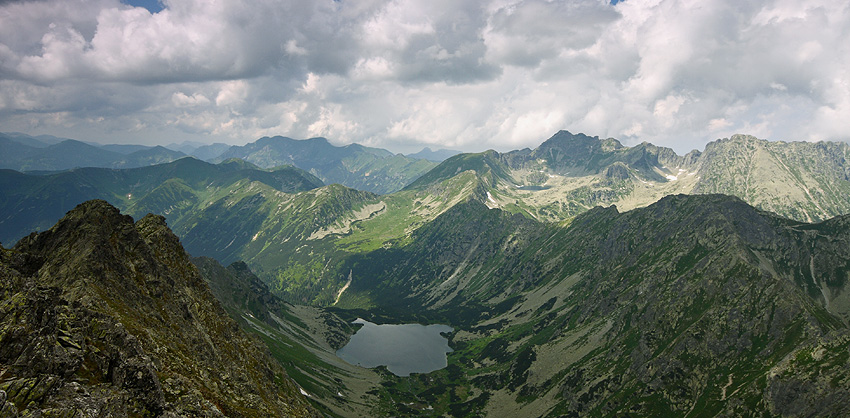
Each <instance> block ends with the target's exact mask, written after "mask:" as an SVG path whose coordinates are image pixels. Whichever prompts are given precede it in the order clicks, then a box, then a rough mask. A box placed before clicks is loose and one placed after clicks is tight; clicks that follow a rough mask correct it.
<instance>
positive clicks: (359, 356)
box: [336, 318, 452, 376]
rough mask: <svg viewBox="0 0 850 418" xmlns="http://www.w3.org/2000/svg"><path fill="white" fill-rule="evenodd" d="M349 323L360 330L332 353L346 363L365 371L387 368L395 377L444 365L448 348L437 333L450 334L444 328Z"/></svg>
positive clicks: (444, 326) (357, 321)
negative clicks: (357, 325)
mask: <svg viewBox="0 0 850 418" xmlns="http://www.w3.org/2000/svg"><path fill="white" fill-rule="evenodd" d="M353 323H355V324H362V325H363V327H361V328H360V329H359V330H357V332H356V333H354V335H352V336H351V340H350V341H349V342H348V344H346V345H345V346H344V347H342V348H341V349H339V350H338V351H337V352H336V355H337V356H338V357H339V358H341V359H343V360H345V361H346V362H348V363H350V364H354V365H357V366H361V367H366V368H372V367H377V366H387V369H388V370H389V371H390V372H392V373H393V374H395V375H397V376H409V375H410V374H411V373H428V372H432V371H434V370H439V369H442V368H444V367H446V365H447V361H446V354H447V353H450V352H451V351H452V349H451V348H450V347H449V342H448V340H447V339H446V337H444V336H443V335H441V334H442V333H448V332H451V331H452V327H450V326H448V325H420V324H400V325H398V324H384V325H378V324H373V323H371V322H369V321H366V320H364V319H360V318H358V319H357V320H356V321H354V322H353Z"/></svg>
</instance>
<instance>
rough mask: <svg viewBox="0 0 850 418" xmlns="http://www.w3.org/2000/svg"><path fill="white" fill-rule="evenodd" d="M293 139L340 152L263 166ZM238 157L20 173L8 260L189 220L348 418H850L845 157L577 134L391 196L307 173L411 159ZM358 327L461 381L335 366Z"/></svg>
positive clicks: (234, 288) (252, 323)
mask: <svg viewBox="0 0 850 418" xmlns="http://www.w3.org/2000/svg"><path fill="white" fill-rule="evenodd" d="M281 144H283V145H285V146H286V147H290V148H288V149H292V148H291V147H293V146H303V147H307V148H305V149H323V150H326V152H324V153H319V154H310V153H309V152H308V151H303V152H299V153H297V154H298V158H297V159H299V161H298V164H300V165H301V166H302V167H301V168H296V167H292V166H287V167H278V168H271V169H269V168H265V169H264V168H262V167H260V164H263V165H268V166H278V165H279V164H278V161H280V160H281V159H283V158H292V159H293V161H290V163H292V162H295V161H294V159H295V157H294V156H289V155H288V154H281V152H282V151H281V150H282V149H284V148H282V147H283V145H281ZM328 146H329V147H331V148H327V147H328ZM230 151H233V153H234V154H235V155H233V156H234V157H236V156H241V157H245V158H246V159H248V161H246V159H241V158H229V159H224V158H225V156H222V157H219V158H221V159H222V160H221V162H219V163H217V164H211V163H205V162H202V161H199V160H195V159H191V158H184V159H180V160H177V161H173V162H170V163H167V164H160V165H155V166H149V167H143V168H134V169H120V170H119V169H104V168H82V169H74V170H69V171H65V172H60V173H51V174H44V175H35V174H24V173H20V172H15V171H10V170H3V171H0V186H2V190H3V193H2V195H0V198H2V200H0V213H3V214H4V215H3V219H0V240H2V241H3V242H4V243H7V244H8V243H11V242H14V241H18V240H19V242H18V244H16V246H15V247H14V249H13V250H12V251H11V252H8V251H7V252H5V253H4V254H6V255H4V257H7V258H8V259H12V258H14V257H13V255H15V254H23V255H22V256H21V257H24V258H26V257H29V256H28V255H26V254H35V256H33V257H41V258H45V257H47V256H48V253H46V252H38V251H36V250H35V249H34V248H36V247H33V246H32V245H34V244H32V243H33V242H37V241H39V240H47V238H45V237H50V236H53V234H54V233H51V232H41V233H38V234H35V235H29V236H27V235H26V234H27V233H29V232H30V231H34V230H38V231H45V230H47V231H52V230H53V229H56V228H59V226H58V225H57V226H56V227H54V228H53V229H50V230H48V228H49V226H50V225H51V224H52V223H53V222H56V219H58V218H59V217H61V214H62V213H64V211H68V210H70V209H71V208H73V207H74V205H76V204H78V203H80V202H82V201H84V200H88V199H105V200H108V201H109V202H110V203H112V204H113V205H115V206H117V207H118V208H119V209H121V211H122V212H124V213H127V214H130V215H132V216H133V217H135V218H137V219H141V220H145V219H148V220H147V221H145V222H142V221H139V222H141V225H145V224H147V222H152V221H151V219H156V220H157V222H158V223H157V225H159V226H158V228H159V230H162V228H165V227H164V224H163V222H164V220H167V222H168V224H169V225H170V226H171V229H173V230H174V234H176V236H177V237H179V239H180V240H181V242H182V245H183V246H185V248H186V250H187V251H188V253H190V254H192V255H194V256H204V257H200V258H194V259H192V262H193V263H194V265H195V266H197V267H194V268H197V271H198V272H199V277H203V279H204V283H205V286H208V288H209V291H210V292H211V293H212V294H213V295H215V300H217V303H220V304H221V309H223V311H225V312H227V313H228V314H229V315H230V316H231V317H232V318H233V319H234V321H235V323H236V324H239V325H240V326H241V327H242V329H244V330H245V331H248V332H251V333H253V334H254V335H256V336H257V337H258V338H259V339H261V340H262V341H263V342H264V343H265V344H266V346H267V347H268V349H269V350H270V352H271V356H272V357H273V358H274V359H276V360H277V362H278V363H279V364H281V365H282V367H283V368H284V369H285V370H286V373H287V375H289V376H290V377H292V378H293V379H294V380H295V381H296V382H297V383H298V385H299V386H300V388H301V389H300V390H301V391H302V392H303V393H307V394H308V396H309V401H310V402H311V403H312V405H313V407H315V408H318V409H319V410H320V411H321V412H322V413H324V414H326V415H331V416H420V415H433V416H505V415H510V416H535V417H537V416H547V417H560V416H741V415H752V416H844V415H846V414H847V413H848V412H850V409H849V408H850V407H848V406H847V405H850V402H848V400H850V391H848V389H847V388H848V387H850V363H848V358H850V333H848V332H850V331H848V323H849V322H848V321H850V299H848V296H847V292H846V290H847V289H846V287H847V282H848V280H850V262H848V260H850V254H848V251H850V220H848V219H850V218H848V216H850V215H848V214H850V207H849V206H850V199H848V197H847V196H850V193H848V192H850V167H848V166H847V157H848V153H849V151H848V147H847V145H846V144H843V143H829V142H821V143H805V142H793V143H784V142H769V141H764V140H760V139H756V138H754V137H749V136H743V135H737V136H733V137H731V138H728V139H723V140H718V141H715V142H712V143H709V144H708V145H707V146H706V148H705V150H703V151H701V152H700V151H692V152H690V153H688V154H686V155H684V156H680V155H677V154H676V153H675V152H673V150H671V149H667V148H662V147H656V146H654V145H651V144H647V143H644V144H639V145H637V146H634V147H626V146H623V145H622V144H621V143H620V142H619V141H617V140H615V139H611V138H609V139H600V138H598V137H591V136H587V135H583V134H572V133H569V132H566V131H561V132H558V133H557V134H555V135H554V136H553V137H551V138H549V139H548V140H546V141H545V142H543V143H542V144H541V145H540V146H539V147H537V148H536V149H533V150H532V149H524V150H517V151H512V152H507V153H499V152H496V151H487V152H483V153H478V154H459V155H455V156H452V157H450V158H448V159H446V160H445V161H442V162H441V163H439V164H436V163H435V164H434V166H433V168H432V169H430V170H429V171H427V172H424V173H421V174H419V175H416V176H411V177H410V178H408V180H406V181H405V182H403V183H402V182H397V183H395V185H394V186H393V188H395V189H396V191H392V192H381V193H375V192H373V191H367V190H357V189H354V188H350V187H346V186H344V185H340V184H330V185H324V183H325V182H323V181H322V179H320V178H319V176H318V174H311V173H310V172H308V171H306V170H313V172H314V173H320V172H322V173H329V172H333V171H334V170H337V172H338V173H340V175H341V176H351V177H350V178H349V180H347V181H366V182H368V181H371V179H368V180H364V179H363V178H364V177H367V176H365V174H364V173H363V170H362V169H361V168H362V167H366V166H368V165H369V164H377V163H375V161H382V160H386V159H393V158H395V157H396V156H392V155H391V154H390V155H387V154H383V153H381V152H379V151H375V150H374V149H368V148H366V147H359V146H357V147H354V146H351V147H349V148H347V149H345V152H346V155H353V154H357V155H359V157H356V158H355V160H357V161H360V162H361V163H363V165H360V166H357V165H356V164H354V163H352V160H347V161H348V162H349V165H348V166H347V167H349V168H348V169H346V170H347V171H346V170H343V169H342V168H339V167H340V166H339V165H335V164H338V163H335V162H334V161H342V160H345V158H347V157H342V158H336V157H334V158H325V157H328V155H330V153H333V152H342V151H340V149H339V147H333V146H331V145H330V144H329V143H327V141H325V140H321V139H316V140H308V141H295V140H291V139H287V138H280V137H276V138H264V139H262V140H260V141H257V142H256V143H254V144H249V145H248V146H245V147H234V148H231V149H230V150H229V151H228V152H230ZM236 154H238V155H236ZM369 155H371V157H370V156H369ZM373 157H374V158H373ZM353 158H354V157H353ZM251 159H253V161H251ZM399 161H401V160H399ZM311 165H312V167H313V168H312V169H311V168H310V167H311ZM355 166H357V167H361V168H351V167H355ZM305 167H306V168H305ZM320 168H321V169H320ZM358 170H359V171H358ZM346 173H348V174H346ZM354 173H359V174H358V175H359V176H360V177H361V179H360V180H356V179H354V178H355V177H356V176H355V174H354ZM368 177H371V175H370V176H368ZM388 190H389V189H388ZM86 205H95V206H97V207H102V206H103V205H105V203H102V202H101V203H96V204H95V203H87V204H86ZM86 205H84V206H82V207H87V206H86ZM78 209H79V208H78ZM76 210H77V209H75V210H74V211H76ZM104 210H105V209H104ZM109 210H113V211H114V210H115V209H109ZM74 211H72V212H71V213H69V214H68V217H71V218H72V219H76V217H77V216H78V215H74V216H72V214H76V212H74ZM148 212H152V213H158V214H162V215H164V218H157V217H146V214H147V213H148ZM104 216H105V215H104ZM106 218H108V217H106ZM87 219H89V221H91V222H94V220H93V219H91V218H87ZM63 222H64V221H63ZM116 222H117V221H116ZM116 222H111V223H108V225H107V226H104V228H106V229H110V228H113V229H114V228H119V226H120V225H123V224H120V223H116ZM60 224H62V222H60ZM136 225H137V226H136V228H139V226H138V225H139V223H137V224H136ZM77 228H78V229H80V230H81V231H84V230H87V228H89V227H87V226H85V222H82V221H80V222H79V226H78V227H77ZM120 228H124V229H127V228H129V227H127V226H120ZM120 228H119V229H120ZM169 234H170V232H169ZM175 240H176V238H175ZM113 241H115V242H120V241H121V240H118V238H112V239H111V241H110V242H113ZM81 242H85V240H82V239H81ZM115 245H118V244H115ZM134 245H135V244H134ZM134 245H129V246H126V248H130V249H132V248H135V247H134ZM119 247H121V248H124V247H123V246H120V245H119ZM39 248H40V247H39ZM169 248H171V249H173V250H174V251H175V252H178V253H180V252H179V251H177V250H176V249H175V248H176V247H174V246H172V247H169ZM180 250H181V251H182V248H180ZM128 251H129V250H128ZM51 254H52V253H51ZM97 254H100V252H98V253H97ZM110 254H111V253H110ZM72 255H73V253H68V252H65V253H58V254H57V256H58V257H60V259H61V258H62V257H71V256H72ZM133 255H134V252H133V251H130V252H129V253H127V252H125V253H121V256H120V257H118V256H116V257H117V258H123V257H131V256H133ZM92 257H94V256H92ZM104 257H106V255H104ZM180 257H183V256H180ZM179 259H180V260H183V261H181V262H180V263H179V264H180V265H185V264H186V263H188V258H179ZM57 260H58V259H57ZM21 263H22V262H20V261H19V262H18V264H14V263H13V264H11V265H10V266H11V267H9V269H11V270H15V271H17V272H18V274H19V275H20V276H22V277H23V276H26V277H36V275H34V274H35V273H34V272H35V271H36V270H37V269H35V268H34V267H32V268H29V267H21V266H22V265H24V264H25V263H24V264H21ZM56 263H60V262H59V261H57V262H56ZM65 263H66V264H68V265H71V266H72V265H75V264H74V263H73V262H65ZM109 263H110V265H111V264H115V263H118V261H114V260H113V261H110V262H109ZM134 263H136V264H138V262H134ZM219 263H223V264H225V265H229V266H228V267H223V266H222V265H220V264H219ZM90 264H92V265H97V263H94V262H91V263H90ZM131 264H132V263H131ZM136 264H133V265H136ZM28 269H29V270H28ZM192 269H193V268H190V270H192ZM38 271H40V270H38ZM45 274H46V273H39V274H38V275H37V277H39V278H41V277H45ZM76 275H77V276H79V274H76ZM33 280H35V279H33ZM193 280H194V279H193ZM63 283H64V282H63ZM63 286H64V285H63ZM98 286H100V287H103V288H107V289H108V288H111V287H112V286H113V285H112V284H109V285H106V284H104V285H100V284H99V285H98ZM60 287H61V286H60ZM7 294H11V293H7ZM101 296H102V295H101ZM77 297H79V298H81V299H82V300H86V301H88V300H94V299H92V296H90V295H88V294H87V293H81V294H77V293H73V294H71V293H69V294H68V296H67V297H66V299H67V300H68V301H69V302H68V303H70V304H73V303H74V302H73V300H76V299H75V298H77ZM4 300H6V299H5V298H4ZM86 303H88V302H86ZM138 315H139V317H141V318H146V317H147V316H149V315H154V316H155V314H152V313H151V312H140V313H138ZM357 317H361V318H365V319H368V320H370V321H373V322H379V323H381V322H383V323H387V322H389V323H394V322H420V323H443V324H449V325H451V326H452V327H454V328H455V331H453V332H452V333H451V334H449V339H450V343H451V346H452V348H453V349H454V351H453V352H452V353H450V354H449V355H448V367H446V368H445V369H442V370H438V371H435V372H431V373H428V374H419V375H417V374H414V375H412V376H410V377H398V376H395V375H392V374H391V373H389V372H388V371H386V369H381V368H379V369H371V370H367V369H362V368H359V367H356V366H351V365H348V364H347V363H345V362H343V361H342V360H340V359H339V358H337V357H336V356H335V355H334V353H335V350H336V349H338V348H340V347H341V346H342V345H344V344H345V343H346V341H347V339H348V337H349V336H350V335H351V334H352V333H354V332H355V330H356V328H355V327H353V326H352V325H350V322H351V321H353V320H354V319H355V318H357ZM140 328H143V327H140ZM191 332H195V331H191ZM191 332H190V333H191ZM199 332H200V331H199ZM192 362H195V360H192ZM3 364H6V363H5V360H4V363H3ZM193 364H194V363H193ZM0 379H2V377H0ZM7 392H8V391H7ZM16 399H17V398H16ZM21 402H23V401H21V400H16V401H15V402H14V404H15V405H18V406H19V407H20V403H21ZM248 415H251V414H248Z"/></svg>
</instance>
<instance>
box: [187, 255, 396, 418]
mask: <svg viewBox="0 0 850 418" xmlns="http://www.w3.org/2000/svg"><path fill="white" fill-rule="evenodd" d="M192 263H193V264H195V265H196V266H197V267H198V270H199V271H200V272H201V276H202V277H203V278H204V280H206V281H207V282H208V283H209V284H210V289H211V290H212V292H213V294H215V295H216V298H218V299H219V300H220V301H221V302H222V305H223V306H224V308H225V309H226V310H227V311H228V313H230V315H231V317H232V318H234V319H236V320H237V322H239V323H240V325H242V327H243V329H245V330H246V331H248V332H253V333H254V334H256V335H257V336H258V337H260V338H261V339H262V340H263V341H264V342H265V343H266V344H267V345H268V347H269V349H270V350H271V352H272V355H273V356H274V357H275V359H277V360H278V361H279V362H280V363H281V365H283V366H284V367H285V368H286V371H287V373H288V374H289V376H290V377H292V379H293V380H295V381H296V382H297V383H298V385H299V386H300V387H301V388H302V389H303V390H304V391H305V392H306V393H308V397H309V398H308V399H309V400H310V401H311V403H312V404H313V405H315V406H316V407H317V408H319V409H320V410H322V411H323V412H325V413H327V414H330V415H331V416H351V417H355V416H356V417H360V416H370V415H371V406H370V405H372V404H375V403H377V402H378V401H379V399H378V398H377V397H376V396H375V395H372V394H370V393H369V392H374V391H376V390H377V389H378V388H379V384H380V380H381V377H380V375H379V374H378V373H377V372H375V371H372V370H366V369H363V368H360V367H356V366H352V365H350V364H348V363H346V362H344V361H343V360H341V359H340V358H339V357H336V355H335V354H334V351H335V350H337V349H339V348H340V347H342V346H343V345H345V344H346V343H347V342H348V336H350V335H351V334H352V333H353V332H354V327H353V326H352V325H350V324H348V323H346V322H345V321H344V320H343V319H341V318H340V317H339V316H337V315H336V314H335V313H333V312H330V311H326V310H321V309H317V308H312V307H307V306H293V305H290V304H288V303H286V302H284V301H283V300H281V299H279V298H277V297H275V296H274V295H272V294H271V293H270V291H269V289H268V287H266V285H265V284H264V283H263V282H262V281H261V280H260V279H259V278H258V277H257V276H255V275H254V274H253V273H252V272H251V270H250V269H249V268H248V266H247V265H246V264H245V263H242V262H235V263H233V264H231V265H230V266H228V267H226V268H225V267H223V266H222V265H221V264H219V263H218V262H217V261H215V260H213V259H211V258H208V257H198V258H194V259H192Z"/></svg>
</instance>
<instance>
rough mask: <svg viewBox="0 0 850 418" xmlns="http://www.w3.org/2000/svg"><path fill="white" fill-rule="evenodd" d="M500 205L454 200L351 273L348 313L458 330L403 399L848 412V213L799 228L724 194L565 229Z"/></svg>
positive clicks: (461, 407) (501, 408)
mask: <svg viewBox="0 0 850 418" xmlns="http://www.w3.org/2000/svg"><path fill="white" fill-rule="evenodd" d="M500 212H501V211H497V210H491V209H487V208H486V206H484V205H483V204H480V203H476V202H470V203H467V204H462V205H458V206H456V207H455V208H453V209H452V210H449V211H448V212H445V213H444V214H443V215H441V216H440V217H439V218H438V219H437V220H436V221H435V222H433V223H431V224H429V225H428V226H426V227H425V228H422V230H420V231H418V232H417V233H416V236H415V237H414V238H413V241H412V242H411V243H410V244H408V245H406V246H404V247H401V248H397V249H389V250H378V251H376V252H373V253H370V254H368V255H365V256H361V257H354V258H352V259H351V260H350V263H349V264H346V265H344V266H343V269H344V270H345V271H350V272H351V277H352V282H351V285H350V287H349V288H348V290H347V291H346V292H345V294H343V295H342V301H341V302H340V304H341V305H345V304H347V303H351V304H352V305H356V304H363V302H362V301H364V300H368V301H369V303H370V304H373V305H374V306H377V307H379V308H381V309H384V310H390V311H392V310H398V311H399V312H409V311H411V310H416V311H417V312H420V314H421V313H422V308H423V307H427V308H428V309H429V311H430V314H431V317H432V319H433V320H439V321H444V322H448V323H449V324H451V325H453V326H456V327H459V328H460V330H459V331H457V332H456V333H455V334H454V335H453V347H454V348H455V350H456V351H455V352H454V353H451V354H450V355H449V363H450V366H449V368H448V369H446V370H444V371H440V372H435V373H432V374H430V375H429V376H428V377H427V378H422V379H420V378H411V379H408V380H406V381H405V380H404V379H401V380H397V381H396V380H393V381H390V382H389V383H387V386H388V387H390V388H395V389H392V390H390V391H389V393H390V394H391V395H390V396H393V398H394V399H395V401H396V402H398V401H399V399H401V400H402V402H408V401H409V402H418V404H419V405H421V407H422V408H426V407H427V406H428V405H430V406H431V407H435V408H436V405H443V406H442V408H447V409H445V411H446V412H449V413H452V414H453V415H455V416H465V415H472V414H481V415H489V416H504V415H506V414H507V415H512V416H562V415H567V416H623V415H626V414H628V415H630V416H662V415H664V416H668V415H670V416H683V415H688V414H690V415H695V416H715V415H718V414H719V415H732V416H734V415H740V414H741V413H744V412H746V413H750V414H755V415H780V414H781V415H785V416H842V415H845V414H847V413H848V412H850V410H848V406H847V405H848V404H847V403H846V402H845V401H844V400H846V399H847V398H848V396H850V391H848V389H847V387H848V384H850V363H847V356H848V348H850V334H849V333H848V329H847V321H848V319H850V317H848V313H850V305H848V303H847V296H846V290H847V283H848V280H850V263H848V261H847V260H849V259H850V218H847V217H842V218H836V219H834V220H830V221H827V222H823V223H820V224H813V225H811V224H801V223H797V222H793V221H788V220H784V219H782V218H778V217H775V216H773V215H771V214H769V213H766V212H761V211H758V210H756V209H754V208H752V207H750V206H748V205H746V204H745V203H744V202H742V201H740V200H738V199H736V198H733V197H726V196H718V195H706V196H670V197H666V198H664V199H662V200H661V201H660V202H658V203H656V204H653V205H651V206H649V207H647V208H644V209H636V210H633V211H630V212H627V213H622V214H621V213H619V212H618V211H617V210H616V209H614V208H608V209H602V208H599V209H595V210H592V211H589V212H588V213H586V214H584V215H581V216H579V217H577V218H576V219H575V220H574V221H572V223H570V224H569V225H568V226H565V227H560V228H552V227H551V226H542V225H539V224H538V225H537V226H535V223H533V222H531V223H530V222H529V221H527V220H525V219H523V218H522V217H516V216H510V215H507V214H504V213H500ZM479 234H483V235H479ZM429 382H430V383H429ZM437 384H440V385H443V389H441V390H440V391H436V390H435V386H434V385H437ZM452 393H454V394H458V393H464V394H466V395H465V396H460V397H458V396H456V395H452V396H449V395H450V394H452ZM423 401H426V403H425V404H422V402H423ZM445 402H449V406H446V404H445ZM396 412H399V413H401V412H402V411H396Z"/></svg>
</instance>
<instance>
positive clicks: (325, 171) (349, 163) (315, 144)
mask: <svg viewBox="0 0 850 418" xmlns="http://www.w3.org/2000/svg"><path fill="white" fill-rule="evenodd" d="M234 157H235V158H241V159H243V160H245V161H248V162H251V163H254V164H256V165H258V166H260V167H264V168H270V167H276V166H279V165H286V164H291V165H294V166H296V167H298V168H301V169H303V170H306V171H309V172H310V173H312V174H314V175H315V176H317V177H319V178H320V179H322V181H324V182H325V183H326V184H333V183H339V184H342V185H344V186H347V187H351V188H353V189H358V190H364V191H368V192H373V193H379V194H386V193H392V192H394V191H397V190H399V189H401V188H402V187H404V186H406V185H407V184H408V183H410V182H412V181H413V180H415V179H417V178H418V177H419V176H421V175H422V174H424V173H426V172H427V171H428V170H430V169H431V168H433V167H434V166H435V165H436V163H434V162H432V161H428V160H422V159H414V158H409V157H405V156H403V155H401V154H393V153H391V152H389V151H387V150H384V149H379V148H369V147H364V146H362V145H359V144H350V145H346V146H342V147H337V146H334V145H332V144H331V143H329V142H328V140H327V139H325V138H311V139H305V140H296V139H292V138H286V137H281V136H275V137H271V138H270V137H265V138H260V139H258V140H257V141H256V142H253V143H250V144H247V145H244V146H233V147H231V148H230V149H228V150H227V151H226V152H224V153H223V154H221V155H219V156H218V157H217V158H214V159H213V160H212V161H223V160H226V159H228V158H234Z"/></svg>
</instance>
